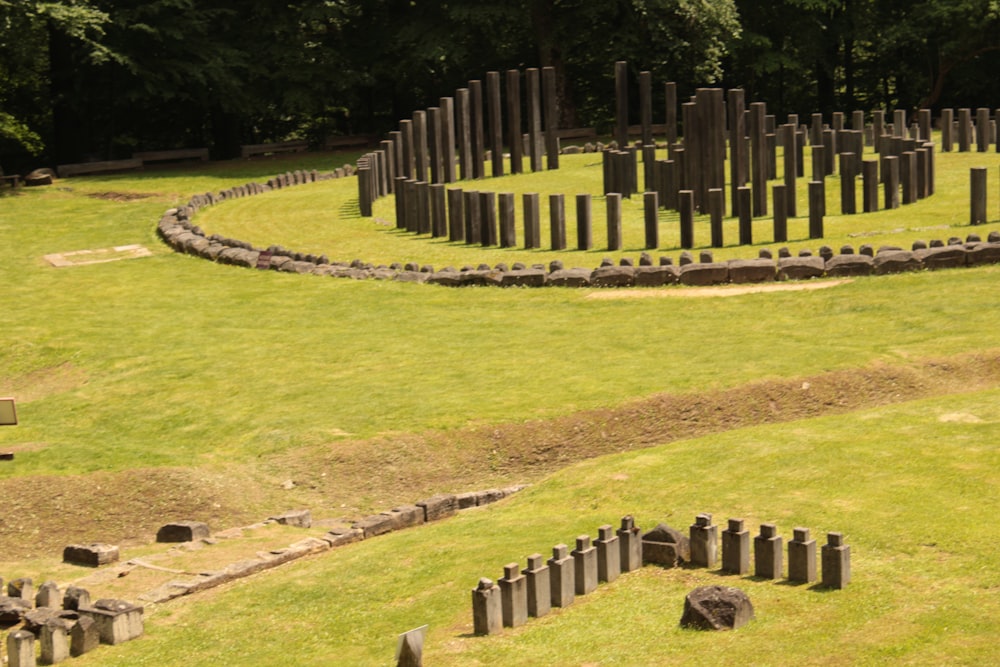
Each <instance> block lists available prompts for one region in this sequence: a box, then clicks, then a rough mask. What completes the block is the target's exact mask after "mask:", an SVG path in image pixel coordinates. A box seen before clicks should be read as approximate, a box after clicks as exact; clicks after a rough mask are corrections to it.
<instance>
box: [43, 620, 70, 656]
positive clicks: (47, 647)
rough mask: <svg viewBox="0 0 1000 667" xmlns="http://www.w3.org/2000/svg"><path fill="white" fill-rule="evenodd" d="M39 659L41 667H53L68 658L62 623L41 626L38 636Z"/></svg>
mask: <svg viewBox="0 0 1000 667" xmlns="http://www.w3.org/2000/svg"><path fill="white" fill-rule="evenodd" d="M39 644H40V645H41V659H40V660H39V662H41V664H43V665H54V664H56V663H59V662H62V661H63V660H65V659H66V658H68V657H69V639H68V636H67V632H66V625H65V624H63V623H58V622H56V623H46V624H45V625H43V626H42V631H41V635H40V636H39Z"/></svg>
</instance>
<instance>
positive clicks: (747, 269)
mask: <svg viewBox="0 0 1000 667" xmlns="http://www.w3.org/2000/svg"><path fill="white" fill-rule="evenodd" d="M353 173H354V168H353V167H351V166H350V165H345V166H344V167H342V168H338V169H337V170H336V171H334V172H329V173H319V172H316V171H311V172H304V171H295V172H287V173H285V174H280V175H278V176H275V177H274V178H271V179H268V181H267V183H266V184H260V183H247V184H245V185H240V186H236V187H233V188H229V189H228V190H224V191H222V192H219V193H217V194H213V193H206V194H203V195H196V196H194V197H192V198H191V200H190V201H189V202H188V203H187V204H186V205H185V206H182V207H179V208H172V209H169V210H167V211H166V212H165V213H164V214H163V216H162V217H161V218H160V220H159V223H158V225H157V233H158V234H159V236H160V237H161V238H162V239H163V240H164V241H165V242H166V243H167V244H168V245H169V246H170V247H172V248H173V249H174V250H176V251H177V252H183V253H187V254H190V255H195V256H198V257H202V258H204V259H209V260H212V261H215V262H219V263H221V264H232V265H235V266H242V267H246V268H258V269H270V270H274V271H284V272H287V273H300V274H314V275H319V276H332V277H335V278H352V279H355V280H365V279H373V280H397V281H400V282H414V283H428V284H433V285H447V286H450V287H473V286H477V287H488V286H493V287H661V286H665V285H674V284H680V285H698V286H707V285H720V284H725V283H762V282H773V281H776V280H801V279H806V278H822V277H843V276H865V275H883V274H888V273H900V272H904V271H918V270H923V269H928V270H936V269H944V268H960V267H966V266H978V265H981V264H996V263H1000V232H997V231H993V232H990V233H989V235H988V237H987V240H986V241H983V240H982V238H981V236H979V235H978V234H969V235H968V236H967V237H966V238H965V239H964V240H963V239H960V238H957V237H952V238H950V239H948V240H947V241H945V240H940V239H938V240H933V241H931V242H930V243H925V242H923V241H915V242H914V243H913V244H912V246H911V248H910V249H909V250H905V249H903V248H899V247H896V246H884V247H881V248H878V249H877V250H876V249H875V248H873V247H871V246H869V245H862V246H860V247H859V248H858V249H857V251H855V249H854V248H853V247H852V246H843V247H841V248H840V252H839V253H834V251H833V249H832V248H830V247H828V246H820V247H819V248H818V249H817V250H816V252H815V254H814V253H813V251H812V250H800V251H799V252H798V254H797V255H795V256H793V255H792V253H791V251H790V250H789V249H788V248H787V247H782V248H780V249H779V250H778V257H777V258H775V257H773V254H772V252H771V251H770V250H768V249H766V248H765V249H762V250H760V252H759V256H758V257H757V258H755V259H732V260H728V261H725V262H716V261H714V259H713V255H712V253H711V251H707V250H706V251H702V252H701V253H700V254H699V261H697V262H696V261H695V260H694V257H693V255H692V254H691V253H690V252H687V251H684V252H681V253H680V255H679V257H678V258H677V262H676V263H675V262H674V258H673V257H670V256H666V255H660V256H659V257H658V258H654V257H653V256H652V255H651V254H650V253H648V252H643V253H642V254H641V255H640V256H639V257H638V258H637V259H632V258H623V259H621V260H620V261H619V263H618V265H615V264H614V262H612V261H611V260H610V259H605V260H604V261H603V262H602V263H601V266H599V267H597V268H593V269H587V268H566V267H565V266H564V264H563V262H560V261H554V262H551V263H550V264H549V265H548V266H546V265H544V264H530V265H528V264H525V263H521V262H515V263H513V264H511V265H509V266H508V265H507V264H497V265H495V266H492V267H491V266H489V265H487V264H479V265H477V266H472V265H467V266H463V267H461V268H455V267H450V266H449V267H443V268H439V269H435V268H434V267H433V266H429V265H420V264H417V263H412V262H411V263H407V264H402V263H399V262H395V263H392V264H390V265H388V266H386V265H383V264H380V265H375V264H372V263H369V262H365V261H363V260H361V259H354V260H352V261H332V260H330V259H329V257H327V256H326V255H314V254H307V253H301V252H296V251H294V250H290V249H288V248H284V247H282V246H278V245H272V246H270V247H268V248H256V247H254V246H252V245H251V244H249V243H247V242H245V241H240V240H238V239H231V238H227V237H224V236H220V235H218V234H211V235H206V234H205V232H204V231H203V230H202V229H201V228H200V227H198V226H197V225H195V224H194V222H193V219H194V216H195V214H196V213H197V212H198V211H199V210H200V209H202V208H204V207H206V206H212V205H214V204H217V203H221V202H224V201H228V200H230V199H236V198H241V197H247V196H250V195H256V194H262V193H264V192H271V191H273V190H277V189H281V188H284V187H290V186H293V185H300V184H305V183H313V182H316V181H321V180H326V179H330V178H340V177H344V176H350V175H352V174H353Z"/></svg>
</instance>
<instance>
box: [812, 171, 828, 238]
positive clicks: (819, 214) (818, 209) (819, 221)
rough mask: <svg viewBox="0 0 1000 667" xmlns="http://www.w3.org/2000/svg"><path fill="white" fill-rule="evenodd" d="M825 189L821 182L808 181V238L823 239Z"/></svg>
mask: <svg viewBox="0 0 1000 667" xmlns="http://www.w3.org/2000/svg"><path fill="white" fill-rule="evenodd" d="M825 208H826V188H825V187H824V183H823V181H809V238H811V239H821V238H823V212H824V209H825Z"/></svg>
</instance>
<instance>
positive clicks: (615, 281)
mask: <svg viewBox="0 0 1000 667" xmlns="http://www.w3.org/2000/svg"><path fill="white" fill-rule="evenodd" d="M590 284H591V286H593V287H631V286H632V285H634V284H635V268H634V267H631V266H602V267H600V268H597V269H594V272H593V273H592V274H590Z"/></svg>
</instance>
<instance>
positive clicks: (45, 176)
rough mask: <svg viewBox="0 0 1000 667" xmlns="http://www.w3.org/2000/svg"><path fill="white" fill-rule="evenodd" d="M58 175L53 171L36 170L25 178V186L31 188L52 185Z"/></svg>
mask: <svg viewBox="0 0 1000 667" xmlns="http://www.w3.org/2000/svg"><path fill="white" fill-rule="evenodd" d="M55 177H56V174H55V172H54V171H52V170H51V169H46V168H42V169H35V170H34V171H32V172H31V173H29V174H27V175H26V176H25V177H24V184H25V185H29V186H37V185H52V179H54V178H55Z"/></svg>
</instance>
